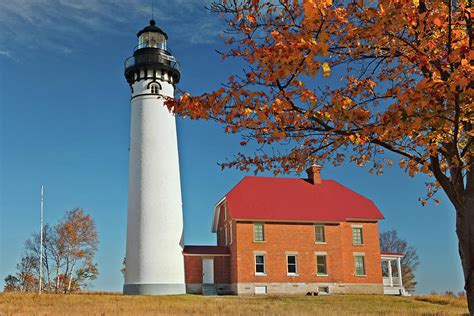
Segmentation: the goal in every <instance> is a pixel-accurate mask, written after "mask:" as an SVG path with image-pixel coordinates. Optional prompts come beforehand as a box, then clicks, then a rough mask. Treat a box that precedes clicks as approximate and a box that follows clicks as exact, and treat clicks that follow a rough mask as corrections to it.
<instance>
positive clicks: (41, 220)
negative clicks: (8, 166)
mask: <svg viewBox="0 0 474 316" xmlns="http://www.w3.org/2000/svg"><path fill="white" fill-rule="evenodd" d="M43 193H44V191H43V185H41V203H40V204H41V207H40V225H41V227H40V262H39V265H40V266H39V270H40V279H39V294H41V288H42V286H43V202H44V198H43Z"/></svg>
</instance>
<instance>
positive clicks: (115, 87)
mask: <svg viewBox="0 0 474 316" xmlns="http://www.w3.org/2000/svg"><path fill="white" fill-rule="evenodd" d="M149 3H150V1H139V0H9V1H0V107H1V112H0V118H1V120H0V124H1V129H0V139H1V142H0V166H1V168H0V176H1V178H0V179H1V180H0V278H1V279H2V280H3V278H5V276H6V275H7V274H10V273H14V272H15V266H16V263H17V262H18V260H19V259H20V258H21V256H22V254H23V243H24V241H25V240H26V239H27V238H28V237H29V236H30V235H31V233H32V232H33V231H38V228H39V189H40V185H41V184H44V185H45V192H46V194H45V198H46V202H45V220H46V222H49V223H52V224H54V223H56V222H57V220H58V219H59V218H61V217H62V215H63V212H64V211H65V210H67V209H71V208H74V207H83V208H84V209H85V210H86V211H87V212H88V213H90V214H91V215H92V216H93V218H94V219H95V221H96V224H97V230H98V233H99V239H100V245H99V250H98V253H97V256H96V260H97V262H98V265H99V271H100V275H99V278H98V279H97V280H96V281H95V282H94V286H93V288H92V289H93V290H104V291H109V290H111V291H121V288H122V284H123V279H122V275H121V273H120V269H121V264H122V259H123V257H124V255H125V238H126V236H125V235H126V212H127V176H128V175H127V173H128V141H129V127H130V122H129V120H130V105H129V101H130V89H129V87H128V85H127V83H126V81H125V78H124V76H123V61H124V60H125V58H126V57H128V56H130V55H131V54H132V50H133V47H134V46H135V45H136V44H137V39H136V33H137V32H138V31H139V30H140V29H141V28H143V27H144V26H145V25H147V24H148V21H149V19H150V11H151V10H150V4H149ZM155 19H156V21H157V24H158V25H159V26H160V27H161V28H162V29H163V30H165V31H166V32H167V33H168V35H169V41H168V45H169V47H170V48H171V50H172V51H173V54H174V56H176V57H177V58H178V60H179V61H180V63H181V66H182V76H181V77H182V80H181V82H180V83H179V88H180V89H183V90H187V91H189V92H191V93H192V94H197V93H201V92H204V91H208V90H211V89H213V88H217V87H218V86H219V83H220V82H222V81H223V80H225V79H226V78H227V76H228V75H229V74H230V73H231V72H232V71H238V70H239V69H240V68H239V65H236V64H235V63H232V62H231V61H225V62H223V61H222V60H221V58H220V57H219V56H218V55H217V53H215V49H216V48H219V47H222V44H221V42H222V41H221V39H220V38H219V31H220V30H222V28H223V26H222V22H221V21H220V19H219V17H218V16H215V15H212V14H211V13H209V12H208V11H206V9H205V8H204V2H203V0H173V1H164V0H157V1H156V8H155ZM177 125H178V142H179V150H180V165H181V185H182V195H183V207H184V222H185V242H186V244H211V245H212V244H215V236H214V235H213V234H212V233H211V231H210V230H211V219H212V208H213V205H214V203H215V202H217V201H218V200H219V199H220V198H221V197H222V196H223V195H224V194H225V193H226V192H227V191H228V190H229V189H230V188H232V186H233V185H235V184H236V183H237V182H238V181H239V180H240V179H241V178H242V177H244V176H245V173H243V172H240V171H236V170H225V171H221V170H220V167H219V166H218V165H217V163H218V162H222V161H224V160H225V159H226V158H232V156H233V155H234V154H235V153H237V152H238V151H239V150H240V149H241V147H240V146H239V142H240V140H239V137H238V136H237V135H229V134H225V133H224V131H223V128H222V126H218V125H216V124H214V123H210V122H205V121H199V122H198V121H190V120H183V119H178V121H177ZM395 158H396V157H395ZM396 161H398V160H396ZM322 175H323V178H326V179H333V180H336V181H338V182H340V183H342V184H344V185H346V186H348V187H349V188H351V189H353V190H355V191H357V192H358V193H360V194H363V195H365V196H367V197H369V198H371V199H372V200H373V201H374V202H375V203H376V205H377V206H378V207H379V208H380V210H381V211H382V213H383V214H384V216H385V218H386V219H385V220H383V221H382V222H381V223H380V228H381V230H382V231H384V230H388V229H392V228H396V229H397V230H398V232H399V235H400V236H402V237H403V238H405V239H407V240H408V241H409V243H410V244H411V245H413V246H415V247H416V248H417V249H418V254H419V257H420V261H421V264H420V266H419V268H418V271H417V279H418V292H419V293H429V292H431V291H432V290H436V291H445V290H452V291H455V292H458V291H461V290H462V285H463V284H462V283H463V282H462V272H461V267H460V261H459V256H458V252H457V241H456V235H455V226H454V220H455V216H454V215H455V213H454V208H453V207H452V206H451V204H450V203H449V201H448V200H447V198H446V197H445V196H444V195H440V198H441V201H442V203H441V205H439V206H435V205H434V204H433V203H430V204H428V205H427V206H425V207H422V206H421V205H420V203H419V202H418V200H417V199H418V197H420V196H422V195H423V194H424V193H425V191H424V190H425V188H424V187H425V186H424V182H425V181H426V178H423V177H418V178H410V177H408V175H406V174H404V172H403V171H402V170H400V169H398V168H397V167H394V168H392V169H389V170H386V172H385V173H384V175H382V176H374V175H371V174H369V173H368V172H367V170H366V169H364V168H359V167H356V166H354V165H351V164H346V165H343V166H341V167H339V168H333V167H330V166H325V168H324V169H323V171H322ZM290 176H297V175H294V174H293V175H290ZM0 283H1V284H2V285H1V287H2V288H3V282H0Z"/></svg>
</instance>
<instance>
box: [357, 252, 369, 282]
mask: <svg viewBox="0 0 474 316" xmlns="http://www.w3.org/2000/svg"><path fill="white" fill-rule="evenodd" d="M359 258H362V269H363V274H359V273H358V271H357V259H359ZM354 276H357V277H365V276H367V267H366V266H365V254H354Z"/></svg>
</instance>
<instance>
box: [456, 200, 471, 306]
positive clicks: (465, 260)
mask: <svg viewBox="0 0 474 316" xmlns="http://www.w3.org/2000/svg"><path fill="white" fill-rule="evenodd" d="M473 195H474V194H473V193H472V192H470V193H469V194H468V195H466V196H465V199H464V203H463V204H462V205H461V206H460V207H458V208H457V209H456V233H457V236H458V240H459V256H460V257H461V263H462V268H463V272H464V289H465V290H466V295H467V304H468V308H469V313H470V315H474V196H473Z"/></svg>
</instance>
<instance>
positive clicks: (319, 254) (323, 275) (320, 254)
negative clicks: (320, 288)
mask: <svg viewBox="0 0 474 316" xmlns="http://www.w3.org/2000/svg"><path fill="white" fill-rule="evenodd" d="M314 254H315V255H316V276H321V277H326V276H329V273H328V253H327V252H322V251H321V252H315V253H314ZM318 256H325V257H326V273H325V274H322V273H318Z"/></svg>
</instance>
